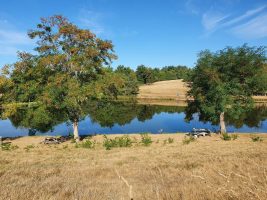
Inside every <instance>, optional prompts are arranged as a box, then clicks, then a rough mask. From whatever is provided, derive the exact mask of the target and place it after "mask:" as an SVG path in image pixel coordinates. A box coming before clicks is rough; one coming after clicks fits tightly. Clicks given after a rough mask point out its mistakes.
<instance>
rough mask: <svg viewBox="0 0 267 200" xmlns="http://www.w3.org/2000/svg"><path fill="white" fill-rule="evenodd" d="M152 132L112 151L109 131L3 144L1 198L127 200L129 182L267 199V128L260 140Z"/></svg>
mask: <svg viewBox="0 0 267 200" xmlns="http://www.w3.org/2000/svg"><path fill="white" fill-rule="evenodd" d="M108 137H116V135H111V136H108ZM130 137H131V138H132V139H134V138H135V139H136V141H140V135H131V136H130ZM151 137H152V140H153V143H152V144H151V145H150V146H148V147H146V146H143V145H141V144H139V143H138V142H137V143H135V144H133V145H132V146H131V147H124V148H113V149H111V150H105V148H104V147H103V146H102V141H103V136H94V137H93V138H91V139H90V140H95V141H96V146H95V147H94V148H93V149H86V148H75V144H73V143H71V142H70V141H68V142H65V143H62V144H59V145H50V146H49V145H44V144H40V142H41V141H42V140H43V139H44V138H43V137H38V136H35V137H22V138H18V139H15V140H12V141H11V142H12V144H13V145H17V146H18V147H19V148H18V149H14V150H8V151H0V199H3V200H8V199H12V200H13V199H19V200H24V199H25V200H26V199H27V200H28V199H43V200H48V199H57V200H60V199H62V200H63V199H64V200H65V199H79V200H80V199H90V200H103V199H110V200H112V199H114V200H122V199H125V200H127V199H130V197H129V192H130V187H131V188H132V190H131V193H132V197H133V199H153V200H158V199H160V200H169V199H170V200H171V199H172V200H179V199H182V200H183V199H186V200H187V199H188V200H197V199H199V200H200V199H201V200H204V199H205V200H216V199H223V200H225V199H240V200H246V199H259V200H264V199H267V135H264V134H262V135H260V137H262V138H263V141H261V142H252V140H251V138H250V137H251V136H250V134H239V137H238V139H237V140H231V141H224V140H222V139H221V138H220V136H219V135H212V136H211V137H202V138H199V139H197V140H196V141H193V142H191V143H189V144H183V142H182V141H183V139H184V135H183V134H161V135H151ZM169 138H172V139H173V142H168V141H169V140H170V139H169ZM168 139H169V140H168ZM170 141H172V140H170ZM5 142H6V141H5ZM127 184H128V185H127Z"/></svg>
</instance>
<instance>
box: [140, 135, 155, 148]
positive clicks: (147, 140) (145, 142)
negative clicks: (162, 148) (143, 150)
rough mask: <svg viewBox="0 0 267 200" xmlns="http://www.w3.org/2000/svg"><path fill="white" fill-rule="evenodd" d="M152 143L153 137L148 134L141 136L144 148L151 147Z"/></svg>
mask: <svg viewBox="0 0 267 200" xmlns="http://www.w3.org/2000/svg"><path fill="white" fill-rule="evenodd" d="M152 142H153V141H152V139H151V137H150V136H149V135H148V134H147V133H144V134H141V143H142V144H143V145H144V146H149V145H151V144H152Z"/></svg>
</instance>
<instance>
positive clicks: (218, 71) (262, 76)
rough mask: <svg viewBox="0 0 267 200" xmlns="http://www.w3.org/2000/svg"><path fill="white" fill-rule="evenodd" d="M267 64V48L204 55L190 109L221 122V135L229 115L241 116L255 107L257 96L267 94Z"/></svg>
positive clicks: (196, 73) (195, 73)
mask: <svg viewBox="0 0 267 200" xmlns="http://www.w3.org/2000/svg"><path fill="white" fill-rule="evenodd" d="M265 63H266V50H265V48H264V47H258V48H256V47H248V46H247V45H243V46H241V47H238V48H232V47H227V48H225V49H223V50H221V51H218V52H216V53H212V52H210V51H208V50H205V51H202V52H200V54H199V55H198V61H197V65H196V67H195V69H194V71H193V74H192V81H193V82H192V83H191V89H190V91H189V93H188V94H189V95H190V96H192V97H194V102H191V103H190V104H189V106H188V108H187V110H188V111H190V112H189V113H192V110H194V111H195V112H198V113H199V114H200V118H202V119H204V120H210V121H212V122H214V123H218V122H219V123H220V132H221V133H225V132H226V127H225V120H224V116H225V112H227V113H228V114H229V115H231V116H233V117H234V116H236V117H238V116H240V113H242V112H246V111H247V110H249V109H250V108H251V107H252V106H253V99H252V95H253V94H255V93H265V92H266V89H267V74H266V70H265V69H264V64H265ZM259 80H260V81H259ZM189 118H190V117H189Z"/></svg>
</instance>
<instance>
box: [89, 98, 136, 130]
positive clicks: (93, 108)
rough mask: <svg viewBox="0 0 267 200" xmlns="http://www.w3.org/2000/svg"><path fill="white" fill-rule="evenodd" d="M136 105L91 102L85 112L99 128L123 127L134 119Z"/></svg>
mask: <svg viewBox="0 0 267 200" xmlns="http://www.w3.org/2000/svg"><path fill="white" fill-rule="evenodd" d="M136 110H137V105H136V104H132V103H125V102H92V103H90V104H89V106H88V108H87V111H88V114H89V115H90V117H91V120H92V121H93V122H96V123H99V124H100V125H101V126H106V127H112V126H114V124H119V125H124V124H127V123H130V122H131V121H132V119H134V118H135V117H136Z"/></svg>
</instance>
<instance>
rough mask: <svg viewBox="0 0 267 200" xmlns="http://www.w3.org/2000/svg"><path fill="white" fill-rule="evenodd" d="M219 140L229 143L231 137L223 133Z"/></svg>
mask: <svg viewBox="0 0 267 200" xmlns="http://www.w3.org/2000/svg"><path fill="white" fill-rule="evenodd" d="M221 139H222V140H225V141H229V140H231V139H232V138H231V136H230V135H229V134H228V133H223V134H222V137H221Z"/></svg>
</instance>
